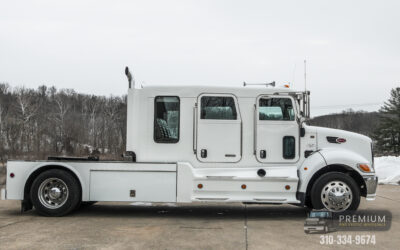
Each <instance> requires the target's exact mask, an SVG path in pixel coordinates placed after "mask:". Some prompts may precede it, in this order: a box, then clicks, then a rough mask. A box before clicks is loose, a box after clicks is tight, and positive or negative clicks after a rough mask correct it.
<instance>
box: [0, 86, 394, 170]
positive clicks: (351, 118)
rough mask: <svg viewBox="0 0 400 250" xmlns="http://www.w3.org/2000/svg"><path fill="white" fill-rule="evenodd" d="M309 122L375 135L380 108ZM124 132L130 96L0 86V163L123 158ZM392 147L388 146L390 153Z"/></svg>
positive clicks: (340, 114)
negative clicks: (77, 158) (49, 157)
mask: <svg viewBox="0 0 400 250" xmlns="http://www.w3.org/2000/svg"><path fill="white" fill-rule="evenodd" d="M397 92H399V89H397ZM397 92H393V93H397ZM395 99H396V98H393V100H395ZM396 112H398V111H396ZM396 121H397V120H396ZM396 121H395V122H394V124H397V122H396ZM308 123H309V124H311V125H317V126H323V127H331V128H338V129H344V130H349V131H353V132H357V133H361V134H364V135H367V136H371V137H374V133H376V129H377V128H378V127H379V126H380V125H381V123H382V120H381V119H380V113H378V112H373V113H367V112H355V111H352V110H348V111H343V112H342V113H339V114H331V115H325V116H320V117H316V118H314V119H312V120H310V121H309V122H308ZM389 127H393V125H390V124H389ZM396 133H397V132H396ZM392 134H393V133H392ZM125 135H126V96H123V97H118V96H109V97H104V96H94V95H86V94H79V93H76V92H75V91H74V90H71V89H61V90H57V89H56V88H55V87H46V86H41V87H39V88H38V89H36V90H34V89H28V88H23V87H19V88H12V87H10V86H9V85H8V84H5V83H3V84H0V165H1V163H5V162H6V161H7V159H38V160H40V159H46V158H47V156H50V155H52V156H60V155H66V156H88V155H97V156H100V157H101V158H102V159H119V158H120V155H121V153H122V152H124V150H125ZM388 138H390V136H388ZM396 142H397V141H396ZM385 143H386V142H385ZM389 144H393V142H390V143H389ZM397 144H398V142H397ZM390 150H391V151H390ZM396 150H397V151H398V148H397V149H396ZM392 151H393V150H392V148H390V149H389V151H388V152H392ZM397 151H393V152H394V153H395V152H397ZM378 153H379V152H378Z"/></svg>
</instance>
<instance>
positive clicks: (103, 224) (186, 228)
mask: <svg viewBox="0 0 400 250" xmlns="http://www.w3.org/2000/svg"><path fill="white" fill-rule="evenodd" d="M399 194H400V186H391V185H380V186H379V187H378V197H377V199H376V200H375V201H372V202H366V201H365V199H363V200H362V203H361V205H360V210H389V211H390V212H391V213H392V216H393V218H392V226H391V229H390V230H389V231H385V232H350V233H349V232H334V233H330V234H328V235H332V236H333V237H337V236H339V235H352V236H353V237H357V235H366V234H368V235H374V237H375V238H376V243H375V244H372V243H370V244H361V245H357V244H356V243H352V244H346V245H338V244H337V243H334V244H321V243H320V241H321V237H324V236H323V235H320V234H311V235H310V234H305V233H304V230H303V225H304V220H305V218H306V214H307V211H306V210H305V209H304V208H300V207H296V206H291V205H243V204H228V205H227V204H211V205H210V204H190V205H184V204H178V205H176V204H152V205H151V204H138V205H131V204H129V203H96V204H95V205H92V206H87V207H82V208H81V209H79V210H77V211H76V212H74V213H73V214H71V215H69V216H66V217H58V218H50V217H42V216H39V215H38V214H37V213H36V212H35V211H34V210H32V211H29V212H25V213H20V204H19V202H17V201H0V249H324V248H348V249H357V248H363V249H369V248H373V249H398V248H399V246H400V237H399V236H400V233H399V232H400V208H399V207H400V195H399ZM325 236H326V235H325ZM329 237H330V236H329Z"/></svg>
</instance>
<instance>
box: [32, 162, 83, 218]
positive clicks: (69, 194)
mask: <svg viewBox="0 0 400 250" xmlns="http://www.w3.org/2000/svg"><path fill="white" fill-rule="evenodd" d="M30 196H31V201H32V204H33V206H34V207H35V208H36V210H37V211H38V212H39V213H40V214H42V215H45V216H63V215H66V214H68V213H70V212H71V211H72V210H74V209H75V208H76V207H77V206H78V204H79V201H80V197H81V190H80V188H79V182H78V181H77V180H76V178H75V177H74V176H72V175H71V174H70V173H69V172H67V171H64V170H60V169H51V170H47V171H45V172H43V173H41V174H40V175H39V176H38V177H36V179H35V180H34V181H33V183H32V187H31V192H30Z"/></svg>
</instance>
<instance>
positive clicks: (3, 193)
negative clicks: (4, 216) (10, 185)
mask: <svg viewBox="0 0 400 250" xmlns="http://www.w3.org/2000/svg"><path fill="white" fill-rule="evenodd" d="M0 193H1V199H2V200H6V199H7V196H6V189H5V188H2V189H1V191H0Z"/></svg>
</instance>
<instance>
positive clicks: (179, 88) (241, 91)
mask: <svg viewBox="0 0 400 250" xmlns="http://www.w3.org/2000/svg"><path fill="white" fill-rule="evenodd" d="M134 91H140V92H142V91H143V93H144V94H145V95H148V96H149V97H150V96H158V95H172V96H181V97H197V96H199V95H201V94H233V95H236V96H238V97H256V96H259V95H263V94H265V95H273V94H277V93H280V94H288V93H298V92H299V91H296V90H294V89H290V88H277V87H260V86H246V87H244V86H233V87H231V86H215V85H192V86H186V85H174V86H167V85H151V86H144V87H143V88H137V89H134Z"/></svg>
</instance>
